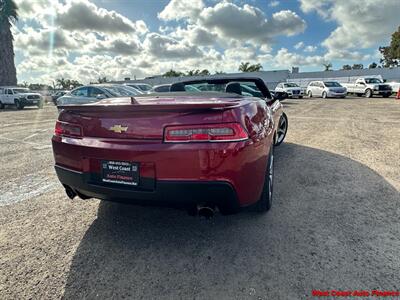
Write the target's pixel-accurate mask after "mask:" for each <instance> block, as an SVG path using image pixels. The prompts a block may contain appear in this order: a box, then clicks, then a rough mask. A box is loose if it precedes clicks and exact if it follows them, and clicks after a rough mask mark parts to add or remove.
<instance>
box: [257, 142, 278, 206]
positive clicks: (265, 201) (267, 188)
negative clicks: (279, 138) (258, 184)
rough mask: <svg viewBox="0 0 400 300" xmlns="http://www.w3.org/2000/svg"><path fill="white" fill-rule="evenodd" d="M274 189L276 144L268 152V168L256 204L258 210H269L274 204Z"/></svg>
mask: <svg viewBox="0 0 400 300" xmlns="http://www.w3.org/2000/svg"><path fill="white" fill-rule="evenodd" d="M273 190H274V146H273V145H271V148H270V150H269V154H268V160H267V168H266V172H265V180H264V186H263V190H262V192H261V197H260V199H259V200H258V202H257V204H256V210H257V211H258V212H267V211H269V210H270V209H271V206H272V195H273Z"/></svg>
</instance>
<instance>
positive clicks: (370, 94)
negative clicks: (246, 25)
mask: <svg viewBox="0 0 400 300" xmlns="http://www.w3.org/2000/svg"><path fill="white" fill-rule="evenodd" d="M365 98H372V90H371V89H367V90H366V91H365Z"/></svg>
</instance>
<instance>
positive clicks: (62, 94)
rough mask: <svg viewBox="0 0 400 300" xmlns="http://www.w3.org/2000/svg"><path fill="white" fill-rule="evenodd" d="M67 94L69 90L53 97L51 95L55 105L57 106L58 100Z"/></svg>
mask: <svg viewBox="0 0 400 300" xmlns="http://www.w3.org/2000/svg"><path fill="white" fill-rule="evenodd" d="M66 93H68V91H67V90H65V91H57V92H55V93H54V94H53V95H51V100H52V101H53V103H54V105H57V99H58V98H60V97H62V96H64V95H65V94H66Z"/></svg>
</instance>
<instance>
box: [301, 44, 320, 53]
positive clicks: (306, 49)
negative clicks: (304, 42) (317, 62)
mask: <svg viewBox="0 0 400 300" xmlns="http://www.w3.org/2000/svg"><path fill="white" fill-rule="evenodd" d="M317 48H318V47H317V46H311V45H308V46H306V47H305V48H304V52H315V51H316V50H317Z"/></svg>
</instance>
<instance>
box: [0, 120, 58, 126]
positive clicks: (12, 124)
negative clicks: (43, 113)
mask: <svg viewBox="0 0 400 300" xmlns="http://www.w3.org/2000/svg"><path fill="white" fill-rule="evenodd" d="M48 122H54V123H55V122H56V120H55V119H48V120H43V121H37V122H20V123H9V124H3V125H1V124H0V126H1V127H2V128H3V127H10V126H21V125H29V124H42V123H48Z"/></svg>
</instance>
